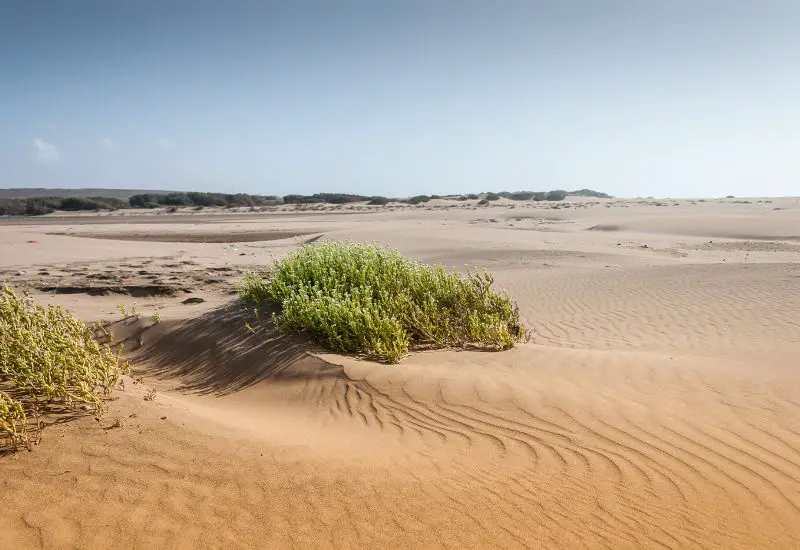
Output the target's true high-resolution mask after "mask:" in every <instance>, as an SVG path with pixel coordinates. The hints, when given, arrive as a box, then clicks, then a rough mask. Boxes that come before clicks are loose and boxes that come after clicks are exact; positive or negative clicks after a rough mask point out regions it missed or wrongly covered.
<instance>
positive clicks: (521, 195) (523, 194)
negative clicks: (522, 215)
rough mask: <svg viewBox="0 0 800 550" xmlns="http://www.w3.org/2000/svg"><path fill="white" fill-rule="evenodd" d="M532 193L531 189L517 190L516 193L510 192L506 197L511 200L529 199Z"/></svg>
mask: <svg viewBox="0 0 800 550" xmlns="http://www.w3.org/2000/svg"><path fill="white" fill-rule="evenodd" d="M533 195H534V193H533V192H532V191H517V192H516V193H511V194H510V195H509V196H508V198H509V199H511V200H512V201H529V200H531V199H532V198H533Z"/></svg>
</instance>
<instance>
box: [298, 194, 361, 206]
mask: <svg viewBox="0 0 800 550" xmlns="http://www.w3.org/2000/svg"><path fill="white" fill-rule="evenodd" d="M371 198H372V197H365V196H363V195H348V194H346V193H315V194H313V195H286V196H285V197H283V202H284V203H285V204H314V203H328V204H347V203H351V202H363V201H368V200H370V199H371Z"/></svg>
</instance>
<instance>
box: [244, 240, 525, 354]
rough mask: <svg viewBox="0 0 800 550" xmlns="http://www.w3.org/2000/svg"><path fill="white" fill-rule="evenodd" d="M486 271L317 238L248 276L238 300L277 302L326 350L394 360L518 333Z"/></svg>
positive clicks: (507, 339)
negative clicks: (414, 351) (263, 272)
mask: <svg viewBox="0 0 800 550" xmlns="http://www.w3.org/2000/svg"><path fill="white" fill-rule="evenodd" d="M492 283H493V279H492V277H491V275H489V273H487V272H482V271H478V272H470V273H468V274H467V275H466V276H465V277H461V276H459V275H458V274H456V273H448V272H447V271H445V269H444V267H443V266H438V265H437V266H429V265H425V264H421V263H419V262H416V261H413V260H411V259H409V258H407V257H405V256H403V255H402V254H400V253H399V252H397V251H394V250H390V249H388V248H384V247H381V246H378V245H371V244H352V243H334V242H324V243H315V244H311V245H306V246H304V247H302V248H300V249H299V250H297V251H296V252H294V253H292V254H290V255H289V256H287V257H285V258H284V259H282V260H278V261H276V263H275V266H274V267H273V268H272V270H271V272H269V273H268V274H267V276H266V277H261V276H259V275H256V274H253V273H248V274H246V275H245V278H244V281H243V283H242V285H241V287H240V289H239V295H240V296H241V298H242V299H243V300H246V301H248V302H251V303H255V304H262V303H264V302H268V303H273V304H277V305H279V306H280V307H281V315H280V316H279V317H278V318H277V321H278V323H279V324H280V325H281V326H282V327H283V328H284V329H287V330H306V331H308V332H310V333H311V334H312V335H314V336H315V337H316V338H317V339H319V340H320V341H321V342H322V343H323V344H325V345H327V346H328V347H330V348H332V349H333V350H336V351H339V352H345V353H360V354H364V355H366V356H368V357H372V358H376V359H379V360H383V361H387V362H389V363H396V362H398V361H399V360H400V359H401V358H402V357H403V356H404V355H405V354H407V353H408V351H409V349H411V348H421V347H427V348H444V347H466V346H476V347H480V348H484V349H496V350H502V349H508V348H511V347H513V346H514V343H515V342H517V341H520V340H521V339H522V338H524V337H525V329H524V327H523V326H522V322H521V320H520V317H519V311H518V310H517V308H516V306H515V305H514V304H513V303H512V302H511V301H510V300H509V299H508V298H507V297H506V296H505V295H503V294H500V293H498V292H496V291H495V290H494V289H493V288H492Z"/></svg>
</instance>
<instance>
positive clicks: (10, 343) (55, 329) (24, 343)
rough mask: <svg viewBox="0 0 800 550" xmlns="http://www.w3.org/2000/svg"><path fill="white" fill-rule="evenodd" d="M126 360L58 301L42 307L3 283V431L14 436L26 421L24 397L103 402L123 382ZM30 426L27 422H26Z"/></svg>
mask: <svg viewBox="0 0 800 550" xmlns="http://www.w3.org/2000/svg"><path fill="white" fill-rule="evenodd" d="M124 368H125V365H124V364H123V363H121V361H120V359H119V355H118V354H115V353H114V352H113V351H111V349H110V348H109V347H108V346H107V345H104V344H101V343H100V342H98V341H97V339H96V338H95V329H94V328H92V327H89V326H87V325H86V324H84V323H83V322H82V321H80V320H79V319H78V318H76V317H74V316H73V315H72V314H70V313H69V312H68V311H66V310H65V309H63V308H61V307H58V306H48V307H46V308H45V307H42V306H40V305H38V304H36V303H34V302H33V300H32V299H30V298H29V297H27V296H25V297H19V296H17V295H16V294H15V293H14V291H13V290H11V288H9V287H8V286H3V287H2V288H1V289H0V388H2V389H6V390H7V391H10V392H11V393H12V394H13V395H14V396H15V399H16V401H15V400H14V399H11V398H10V397H9V394H8V393H5V394H3V395H2V396H0V403H2V405H0V419H2V424H0V426H1V427H2V428H1V431H2V432H5V435H6V436H9V437H11V438H12V439H14V438H15V437H17V435H15V431H16V433H20V432H19V430H20V425H22V426H23V427H24V423H25V412H24V407H23V406H22V403H24V402H25V401H26V400H27V401H29V402H30V403H32V404H36V403H41V402H46V403H52V402H61V403H64V404H66V405H72V404H74V403H76V402H80V403H88V404H91V405H93V406H94V407H95V409H96V410H98V411H99V410H100V408H101V401H100V400H101V396H102V395H106V394H108V393H109V392H110V391H111V389H112V388H113V387H114V385H115V384H116V383H117V380H118V379H119V376H120V374H121V372H122V371H123V370H124ZM23 429H24V428H23Z"/></svg>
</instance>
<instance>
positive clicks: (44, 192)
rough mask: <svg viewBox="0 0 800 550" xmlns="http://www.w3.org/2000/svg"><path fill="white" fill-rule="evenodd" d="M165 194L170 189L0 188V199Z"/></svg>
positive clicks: (120, 197) (114, 197)
mask: <svg viewBox="0 0 800 550" xmlns="http://www.w3.org/2000/svg"><path fill="white" fill-rule="evenodd" d="M143 193H149V194H166V193H170V191H164V190H161V191H154V190H148V189H92V188H84V189H41V188H22V187H21V188H18V189H13V188H12V189H0V199H35V198H39V197H63V198H71V197H108V198H112V199H121V200H128V199H129V198H130V197H131V196H133V195H141V194H143Z"/></svg>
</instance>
